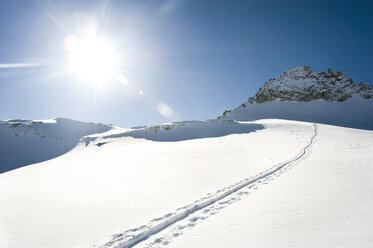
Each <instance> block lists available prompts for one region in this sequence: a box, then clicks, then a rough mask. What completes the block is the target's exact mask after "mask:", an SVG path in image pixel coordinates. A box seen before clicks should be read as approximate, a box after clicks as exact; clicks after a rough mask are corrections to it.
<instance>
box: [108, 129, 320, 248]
mask: <svg viewBox="0 0 373 248" xmlns="http://www.w3.org/2000/svg"><path fill="white" fill-rule="evenodd" d="M313 126H314V134H313V136H312V137H311V139H310V141H309V143H308V144H307V145H306V146H305V147H304V148H303V149H302V150H301V152H300V153H299V154H298V155H297V156H295V157H294V158H292V159H290V160H288V161H286V162H283V163H280V164H277V165H275V166H273V167H271V168H269V169H267V170H265V171H263V172H261V173H260V174H258V175H256V176H254V177H250V178H245V179H243V180H241V181H240V182H238V183H236V184H233V185H230V186H229V187H225V188H223V189H221V190H218V191H217V192H216V193H215V194H208V195H207V196H206V197H203V198H201V199H199V200H197V201H195V202H194V203H192V204H190V205H187V206H184V207H181V208H178V209H177V210H176V211H175V212H172V213H168V214H166V215H164V216H163V217H160V218H156V219H153V220H151V221H150V222H149V224H147V225H143V226H140V227H138V228H133V229H129V230H127V231H125V232H123V233H120V234H116V235H114V236H113V238H112V240H111V241H110V242H108V243H106V244H105V245H104V246H102V247H103V248H109V247H110V248H111V247H115V248H130V247H134V246H135V245H137V244H139V243H140V242H143V241H149V242H147V243H146V244H145V245H144V247H154V246H157V247H159V246H164V245H167V244H169V243H170V241H171V240H172V238H174V237H177V236H179V235H181V234H182V230H184V229H186V228H191V227H193V226H195V225H196V224H197V223H198V222H200V221H203V220H205V219H207V218H208V217H210V216H212V215H214V214H216V213H217V212H218V211H219V210H221V209H223V208H225V207H227V206H229V205H230V204H232V203H234V202H236V201H238V200H240V199H241V198H242V197H243V196H245V195H248V194H250V191H252V190H256V189H257V188H258V187H259V186H260V185H263V184H268V182H269V181H272V180H273V179H274V178H273V177H278V176H280V175H282V174H283V173H284V172H286V171H288V170H290V169H291V168H292V167H293V166H294V165H295V164H296V162H298V161H299V160H301V159H302V158H304V157H305V156H306V155H307V153H308V151H309V148H310V147H311V145H312V144H313V143H314V140H315V138H316V136H317V132H318V131H317V125H316V124H313ZM243 188H246V189H245V190H241V189H243ZM187 217H191V218H187ZM174 224H175V225H176V226H175V227H174V228H173V229H172V230H170V231H168V232H166V231H167V230H166V228H168V227H169V226H171V225H174ZM163 233H164V234H163ZM156 234H158V236H159V234H163V236H161V237H155V238H154V239H151V238H150V237H151V236H153V235H154V236H157V235H156ZM149 238H150V239H149ZM148 239H149V240H148Z"/></svg>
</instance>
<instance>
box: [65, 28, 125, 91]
mask: <svg viewBox="0 0 373 248" xmlns="http://www.w3.org/2000/svg"><path fill="white" fill-rule="evenodd" d="M64 48H65V50H66V51H67V52H68V70H69V72H70V73H72V74H73V75H74V76H75V77H76V79H78V80H79V81H85V82H89V83H94V84H97V83H100V84H101V83H107V82H109V81H110V80H111V79H113V78H114V77H115V75H116V72H117V69H118V68H117V67H118V65H119V60H118V56H117V53H116V50H115V46H114V44H113V43H112V42H110V41H108V40H106V39H105V38H104V37H100V36H98V35H97V34H96V30H95V29H94V28H89V29H87V31H86V32H84V33H83V34H82V35H81V36H76V35H69V36H68V37H67V38H66V39H65V41H64Z"/></svg>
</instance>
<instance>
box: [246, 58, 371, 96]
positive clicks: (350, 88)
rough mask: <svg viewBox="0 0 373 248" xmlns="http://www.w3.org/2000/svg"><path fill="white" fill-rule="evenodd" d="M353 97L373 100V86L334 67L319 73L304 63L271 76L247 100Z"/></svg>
mask: <svg viewBox="0 0 373 248" xmlns="http://www.w3.org/2000/svg"><path fill="white" fill-rule="evenodd" d="M353 96H354V97H356V96H360V97H361V98H363V99H371V98H373V87H372V86H370V85H369V84H367V83H366V82H361V83H359V84H355V83H354V82H353V81H352V79H350V78H349V77H348V76H346V75H344V74H343V73H342V72H340V71H337V73H334V72H333V70H332V69H331V68H329V69H328V73H325V72H320V73H317V72H314V71H312V70H311V69H310V68H309V67H308V66H307V65H304V66H298V67H295V68H293V69H291V70H288V71H285V72H283V73H282V74H281V75H280V76H278V77H276V78H271V79H269V80H268V82H265V83H264V85H263V87H261V88H260V89H259V90H258V92H257V93H256V94H255V95H254V96H253V97H250V98H249V100H248V102H249V103H264V102H270V101H273V100H280V101H297V102H309V101H313V100H319V99H322V100H325V101H329V102H334V101H337V102H343V101H345V100H347V99H349V98H352V97H353Z"/></svg>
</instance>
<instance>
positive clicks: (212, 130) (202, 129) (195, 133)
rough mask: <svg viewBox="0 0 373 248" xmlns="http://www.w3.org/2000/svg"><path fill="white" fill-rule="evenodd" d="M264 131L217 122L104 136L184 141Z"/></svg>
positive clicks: (258, 126) (253, 125)
mask: <svg viewBox="0 0 373 248" xmlns="http://www.w3.org/2000/svg"><path fill="white" fill-rule="evenodd" d="M262 129H264V126H263V125H261V124H256V123H241V122H236V121H216V120H212V121H185V122H175V123H170V124H164V125H159V126H152V127H145V128H138V129H132V130H129V131H125V132H123V133H118V134H113V135H108V136H104V137H103V138H104V139H110V138H120V137H133V138H143V139H147V140H153V141H183V140H191V139H202V138H212V137H222V136H226V135H230V134H242V133H250V132H254V131H257V130H262Z"/></svg>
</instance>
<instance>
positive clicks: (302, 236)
mask: <svg viewBox="0 0 373 248" xmlns="http://www.w3.org/2000/svg"><path fill="white" fill-rule="evenodd" d="M372 161H373V132H372V131H363V130H356V129H348V128H340V127H334V126H327V125H318V135H317V137H316V139H315V143H314V145H313V146H312V147H311V152H310V154H309V155H307V156H306V157H305V158H304V159H302V161H299V163H298V164H296V165H294V167H293V168H292V169H291V170H287V171H283V172H282V173H278V175H274V176H273V177H271V178H267V179H265V180H262V181H260V182H257V183H256V184H255V185H252V186H251V187H246V188H244V189H242V190H241V191H239V192H237V194H236V195H232V196H231V197H230V198H228V199H226V200H225V201H227V202H230V203H228V204H220V203H217V204H215V205H214V206H212V207H211V210H210V212H211V211H215V210H216V209H218V208H219V207H220V206H224V209H222V210H220V211H219V213H218V214H215V215H214V216H212V217H209V215H206V214H205V213H203V211H200V212H198V213H195V214H194V215H191V216H189V218H188V219H187V220H185V222H184V223H179V224H178V226H174V227H173V228H172V229H169V230H165V231H166V232H165V233H163V234H159V235H156V236H154V237H152V241H148V243H149V244H151V243H152V242H153V243H156V242H155V240H157V239H158V240H159V241H160V240H161V241H160V242H158V245H154V246H152V247H160V246H164V245H162V243H166V242H168V243H169V245H168V246H167V247H169V248H176V247H177V248H186V247H200V248H208V247H215V248H222V247H262V248H272V247H305V248H315V247H329V248H332V247H335V248H337V247H338V248H340V247H360V248H369V247H372V242H373V214H372V209H373V198H372V196H373V183H372V179H373V166H372ZM243 195H244V197H243ZM234 198H236V200H234ZM237 199H240V200H241V201H237ZM206 217H209V218H207V219H206ZM191 220H195V221H194V222H191ZM188 221H189V223H193V224H194V227H188V226H187V224H188ZM183 225H184V226H185V228H184V229H182V228H178V227H182V226H183ZM159 244H161V245H159Z"/></svg>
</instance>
